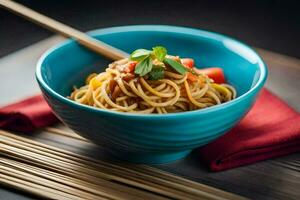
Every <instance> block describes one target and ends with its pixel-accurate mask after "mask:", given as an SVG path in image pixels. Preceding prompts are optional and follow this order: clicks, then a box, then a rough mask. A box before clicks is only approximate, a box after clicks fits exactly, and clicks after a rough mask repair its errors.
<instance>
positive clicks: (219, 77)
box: [194, 67, 225, 83]
mask: <svg viewBox="0 0 300 200" xmlns="http://www.w3.org/2000/svg"><path fill="white" fill-rule="evenodd" d="M194 70H195V72H197V73H200V74H201V73H202V74H206V75H207V76H208V77H209V78H211V79H213V80H214V82H215V83H225V76H224V72H223V69H221V68H218V67H212V68H205V69H196V68H194Z"/></svg>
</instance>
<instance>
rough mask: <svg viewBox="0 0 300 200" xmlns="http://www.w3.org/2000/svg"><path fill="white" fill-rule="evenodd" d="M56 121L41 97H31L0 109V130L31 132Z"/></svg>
mask: <svg viewBox="0 0 300 200" xmlns="http://www.w3.org/2000/svg"><path fill="white" fill-rule="evenodd" d="M57 121H58V119H57V118H56V117H55V115H54V114H53V113H52V111H51V108H50V107H49V106H48V104H47V103H46V101H45V100H44V98H43V96H42V95H37V96H33V97H30V98H28V99H25V100H23V101H20V102H17V103H13V104H10V105H8V106H5V107H3V108H1V109H0V128H3V129H9V130H14V131H21V132H32V131H34V130H35V129H37V128H42V127H45V126H49V125H52V124H54V123H55V122H57Z"/></svg>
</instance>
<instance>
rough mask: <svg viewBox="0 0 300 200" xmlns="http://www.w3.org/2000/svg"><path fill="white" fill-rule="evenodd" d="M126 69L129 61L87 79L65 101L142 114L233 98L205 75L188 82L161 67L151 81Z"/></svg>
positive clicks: (228, 87)
mask: <svg viewBox="0 0 300 200" xmlns="http://www.w3.org/2000/svg"><path fill="white" fill-rule="evenodd" d="M135 64H136V62H135ZM129 65H132V61H131V60H130V59H128V58H126V59H122V60H119V61H116V62H113V63H111V64H110V65H109V67H108V68H107V69H106V70H105V72H102V73H99V74H95V73H93V74H91V75H89V76H88V77H87V78H86V85H84V86H82V87H80V88H75V89H74V90H73V92H72V93H71V95H70V97H69V98H70V99H72V100H74V101H76V102H78V103H80V104H85V105H89V106H94V107H97V108H100V109H108V110H113V111H119V112H129V113H143V114H150V113H158V114H166V113H173V112H183V111H191V110H197V109H203V108H207V107H210V106H214V105H217V104H221V103H224V102H227V101H230V100H232V99H234V98H236V91H235V89H234V87H232V86H231V85H228V84H225V83H223V84H218V83H215V82H214V80H212V79H211V78H209V77H208V76H207V75H206V74H202V73H200V74H196V75H194V76H195V77H196V79H194V80H192V81H191V80H190V79H189V73H184V74H180V73H176V71H174V69H172V68H171V67H169V66H167V65H165V66H164V77H163V78H161V79H157V80H152V79H150V78H149V75H147V74H146V75H144V76H140V75H137V74H134V73H133V72H132V71H131V72H127V71H126V70H124V69H125V68H126V67H128V66H129ZM136 67H137V66H136Z"/></svg>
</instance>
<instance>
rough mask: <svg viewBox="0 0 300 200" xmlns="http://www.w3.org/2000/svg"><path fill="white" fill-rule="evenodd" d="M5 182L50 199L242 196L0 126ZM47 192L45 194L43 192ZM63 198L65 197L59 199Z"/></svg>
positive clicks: (229, 197)
mask: <svg viewBox="0 0 300 200" xmlns="http://www.w3.org/2000/svg"><path fill="white" fill-rule="evenodd" d="M0 144H1V145H0V147H1V151H0V154H1V155H2V156H3V158H1V159H0V172H1V173H0V177H1V179H0V182H1V183H2V184H7V185H10V186H14V187H16V188H19V189H22V190H26V191H29V192H31V193H33V194H37V195H39V196H42V195H44V196H47V197H48V198H56V197H59V196H60V197H63V198H66V199H243V198H242V197H239V196H237V195H234V194H231V193H227V192H224V191H221V190H218V189H215V188H212V187H209V186H206V185H203V184H200V183H195V182H193V181H189V180H186V179H183V178H180V177H177V176H175V175H171V174H169V173H166V172H163V171H161V170H158V169H155V168H152V167H148V166H136V165H123V166H121V165H117V164H112V163H107V162H103V161H100V160H95V159H92V158H90V157H86V156H82V155H79V154H75V153H72V152H69V151H66V150H62V149H59V148H56V147H53V146H49V145H46V144H43V143H40V142H36V141H33V140H31V139H27V138H24V137H20V136H17V135H15V134H13V133H9V132H6V131H0ZM39 190H41V191H45V192H42V194H40V193H38V191H39ZM58 199H60V198H58Z"/></svg>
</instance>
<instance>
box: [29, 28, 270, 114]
mask: <svg viewBox="0 0 300 200" xmlns="http://www.w3.org/2000/svg"><path fill="white" fill-rule="evenodd" d="M133 31H134V32H136V31H157V32H170V33H183V34H186V35H192V36H199V35H201V37H204V38H208V39H213V40H216V41H219V42H222V41H224V40H226V41H229V42H233V43H234V45H237V46H238V47H239V48H243V49H245V50H247V52H248V53H251V54H252V55H254V56H256V60H257V64H258V66H259V70H260V76H259V78H258V80H257V82H256V83H255V85H254V86H252V87H251V88H250V90H248V91H247V92H245V93H244V94H242V95H241V96H239V97H237V98H236V99H233V100H231V101H229V102H225V103H222V104H219V105H215V106H212V107H208V108H204V109H200V110H193V111H186V112H179V113H167V114H160V115H159V114H140V113H125V112H118V111H111V110H104V109H99V108H95V107H92V106H87V105H83V104H80V103H77V102H75V101H72V100H70V99H68V98H67V97H64V96H62V95H60V94H59V93H57V92H56V91H54V90H53V89H52V88H51V87H50V86H49V85H48V84H47V83H46V82H45V81H44V79H43V76H42V65H43V63H44V61H45V59H46V58H47V57H48V56H49V55H50V54H52V53H53V52H54V51H56V50H57V49H59V48H62V47H64V46H66V45H68V44H70V43H72V42H74V40H73V39H67V40H66V41H63V42H60V43H58V44H56V45H54V46H53V47H51V48H49V49H48V50H47V51H46V52H44V53H43V54H42V56H41V57H40V58H39V60H38V62H37V64H36V71H35V76H36V79H37V81H38V82H39V85H40V87H42V88H43V89H44V90H46V91H47V92H48V93H50V94H51V95H52V96H55V97H56V98H58V99H59V100H61V101H63V102H64V103H67V104H68V105H69V106H72V107H76V108H78V109H83V110H88V111H92V112H96V113H102V114H108V115H115V116H120V117H129V118H131V117H133V118H136V117H138V118H153V119H165V118H173V117H179V116H181V117H187V116H189V117H190V116H194V115H200V114H201V115H202V114H206V113H211V112H214V111H217V110H223V109H226V108H228V107H230V106H232V105H234V104H236V103H238V102H240V101H243V100H245V99H246V98H247V97H249V96H250V95H251V94H253V93H255V92H258V91H259V90H260V89H261V88H262V87H263V85H264V83H265V81H266V79H267V74H268V70H267V66H266V64H265V63H264V61H263V60H262V58H261V57H260V56H259V55H258V53H257V52H256V51H255V50H254V49H252V48H251V47H249V46H248V45H246V44H244V43H242V42H240V41H238V40H236V39H233V38H231V37H228V36H225V35H223V34H219V33H215V32H211V31H206V30H202V29H196V28H190V27H182V26H170V25H129V26H116V27H108V28H101V29H96V30H92V31H89V32H87V34H89V35H91V36H97V35H102V34H111V33H122V32H133Z"/></svg>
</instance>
